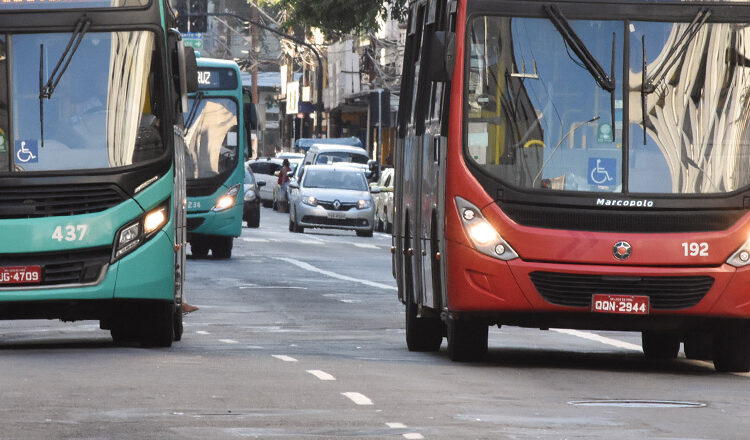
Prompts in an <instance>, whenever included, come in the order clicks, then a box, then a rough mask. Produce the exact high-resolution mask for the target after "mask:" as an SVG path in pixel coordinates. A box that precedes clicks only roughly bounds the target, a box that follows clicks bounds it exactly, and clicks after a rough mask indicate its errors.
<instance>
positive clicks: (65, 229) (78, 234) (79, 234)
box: [52, 225, 89, 242]
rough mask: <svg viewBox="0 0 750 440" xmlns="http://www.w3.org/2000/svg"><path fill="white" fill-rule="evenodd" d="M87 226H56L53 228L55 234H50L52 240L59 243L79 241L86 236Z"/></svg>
mask: <svg viewBox="0 0 750 440" xmlns="http://www.w3.org/2000/svg"><path fill="white" fill-rule="evenodd" d="M88 228H89V227H88V225H64V226H63V225H58V226H57V227H56V228H55V232H53V233H52V239H53V240H57V241H59V242H62V241H63V240H65V241H81V240H83V237H84V236H85V235H86V231H87V230H88Z"/></svg>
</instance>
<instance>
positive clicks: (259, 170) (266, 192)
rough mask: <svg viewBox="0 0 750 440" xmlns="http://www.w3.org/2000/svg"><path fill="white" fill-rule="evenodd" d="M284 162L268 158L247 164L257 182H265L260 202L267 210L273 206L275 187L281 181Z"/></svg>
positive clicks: (261, 190)
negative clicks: (279, 172) (279, 175)
mask: <svg viewBox="0 0 750 440" xmlns="http://www.w3.org/2000/svg"><path fill="white" fill-rule="evenodd" d="M283 161H284V160H283V159H278V158H275V157H274V158H271V157H268V158H262V159H255V160H249V161H247V162H245V164H246V165H247V166H248V167H250V169H251V170H253V174H254V175H255V180H256V181H258V182H265V184H264V186H263V187H261V188H260V202H261V204H262V205H263V207H265V208H270V207H271V206H273V187H274V186H275V185H276V182H277V181H278V179H279V177H278V171H279V170H280V169H281V164H282V163H283Z"/></svg>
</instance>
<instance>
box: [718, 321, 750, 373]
mask: <svg viewBox="0 0 750 440" xmlns="http://www.w3.org/2000/svg"><path fill="white" fill-rule="evenodd" d="M748 330H750V329H748V327H747V326H740V325H738V326H731V327H729V328H725V329H721V330H719V331H717V332H716V333H715V334H714V339H713V359H714V368H716V371H721V372H743V373H744V372H747V371H750V335H748V333H747V332H748Z"/></svg>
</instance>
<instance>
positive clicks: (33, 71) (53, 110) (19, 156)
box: [0, 31, 165, 172]
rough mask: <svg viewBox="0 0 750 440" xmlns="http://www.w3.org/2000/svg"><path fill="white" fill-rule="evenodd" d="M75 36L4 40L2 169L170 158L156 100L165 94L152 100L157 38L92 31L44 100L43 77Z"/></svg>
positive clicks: (0, 115)
mask: <svg viewBox="0 0 750 440" xmlns="http://www.w3.org/2000/svg"><path fill="white" fill-rule="evenodd" d="M69 38H70V34H21V35H10V36H3V37H0V45H1V47H0V50H2V60H3V61H2V65H0V76H2V77H3V78H2V79H1V80H0V89H2V92H1V93H0V100H2V101H4V102H3V104H4V105H2V107H3V109H2V110H1V111H0V130H2V133H0V135H1V136H2V140H3V146H4V148H2V147H0V172H8V171H10V172H25V171H57V170H73V169H95V168H99V169H100V168H116V167H124V166H129V165H134V164H137V163H140V162H144V161H148V160H150V159H153V158H156V157H160V156H161V155H162V154H163V153H164V151H165V145H164V143H163V142H162V139H161V135H160V120H159V118H158V117H157V116H158V115H156V114H154V113H155V112H156V111H157V108H159V107H160V106H159V105H158V104H157V103H156V101H155V100H154V99H155V98H160V96H152V95H151V90H150V88H149V81H150V80H151V79H152V77H153V74H154V73H153V72H152V60H153V59H154V58H155V57H154V55H153V52H154V35H153V33H151V32H146V31H134V32H97V33H95V32H90V33H87V34H86V35H85V36H84V38H83V40H82V42H81V44H80V46H79V47H78V50H77V51H76V52H75V54H74V56H73V57H72V59H71V61H70V65H69V66H68V67H67V69H65V71H64V74H63V75H61V76H60V77H59V78H60V81H59V83H58V84H57V87H56V88H55V90H54V93H53V94H52V95H51V96H50V97H49V99H47V98H44V99H40V78H43V79H42V81H46V80H47V78H49V77H50V75H51V74H52V71H53V70H54V67H55V65H56V64H57V62H58V59H59V58H60V57H61V55H62V54H63V52H64V50H65V46H66V44H67V42H68V40H69ZM6 59H8V60H9V62H7V66H8V67H6V62H5V60H6ZM153 66H158V63H153ZM154 68H158V67H154ZM8 70H11V72H8ZM40 70H41V72H40ZM8 74H10V75H12V77H11V78H12V79H13V80H12V81H10V82H8V81H7V75H8ZM8 84H10V89H7V87H8ZM8 100H10V102H11V105H10V106H8V105H7V101H8ZM8 108H10V109H12V113H11V114H10V115H8V113H7V109H8ZM8 116H10V120H9V119H8ZM10 121H12V127H13V131H12V132H10V130H8V125H11V124H10V123H9V122H10Z"/></svg>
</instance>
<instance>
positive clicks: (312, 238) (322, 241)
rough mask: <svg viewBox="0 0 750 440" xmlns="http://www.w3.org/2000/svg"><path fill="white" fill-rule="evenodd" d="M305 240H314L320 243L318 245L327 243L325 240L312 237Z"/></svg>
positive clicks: (309, 236)
mask: <svg viewBox="0 0 750 440" xmlns="http://www.w3.org/2000/svg"><path fill="white" fill-rule="evenodd" d="M307 238H309V239H311V240H315V241H317V242H320V243H327V241H326V240H323V239H322V238H319V237H316V236H314V235H308V236H307Z"/></svg>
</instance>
